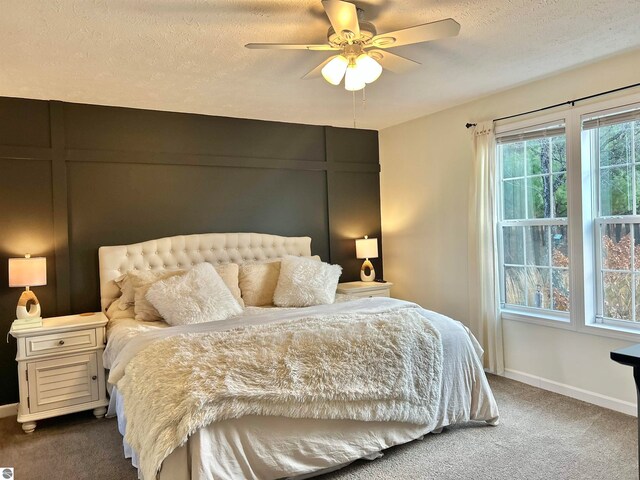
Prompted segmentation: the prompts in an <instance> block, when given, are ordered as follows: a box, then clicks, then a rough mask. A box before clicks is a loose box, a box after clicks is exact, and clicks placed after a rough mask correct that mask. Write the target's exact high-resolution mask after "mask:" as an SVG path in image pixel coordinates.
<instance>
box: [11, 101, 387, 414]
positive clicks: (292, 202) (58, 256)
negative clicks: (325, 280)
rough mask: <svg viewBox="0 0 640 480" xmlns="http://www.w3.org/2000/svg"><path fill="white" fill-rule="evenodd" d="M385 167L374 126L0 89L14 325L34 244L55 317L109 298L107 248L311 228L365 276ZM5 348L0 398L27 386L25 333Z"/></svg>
mask: <svg viewBox="0 0 640 480" xmlns="http://www.w3.org/2000/svg"><path fill="white" fill-rule="evenodd" d="M379 172H380V167H379V160H378V134H377V132H375V131H368V130H355V129H343V128H333V127H322V126H311V125H299V124H289V123H279V122H265V121H258V120H246V119H236V118H224V117H211V116H206V115H194V114H182V113H171V112H158V111H150V110H137V109H129V108H117V107H103V106H95V105H81V104H70V103H63V102H57V101H50V102H48V101H40V100H26V99H16V98H2V97H0V212H1V213H0V326H1V327H2V331H3V334H6V332H7V331H8V330H9V328H10V326H11V322H12V320H13V319H14V316H15V305H16V303H17V300H18V297H19V295H20V289H14V288H11V289H10V288H8V279H7V260H8V258H10V257H14V256H21V255H23V254H24V253H31V254H33V255H45V256H47V260H48V284H47V286H46V287H36V288H34V291H35V292H36V294H37V295H38V297H39V298H40V300H41V303H42V307H43V315H44V316H55V315H63V314H69V313H81V312H86V311H96V310H98V309H99V308H100V307H99V291H98V258H97V250H98V247H100V246H101V245H117V244H128V243H135V242H140V241H144V240H150V239H153V238H159V237H163V236H171V235H180V234H190V233H207V232H262V233H273V234H277V235H288V236H301V235H308V236H310V237H311V238H312V251H313V253H314V254H317V255H320V256H321V257H322V259H323V260H325V261H330V262H332V263H338V264H340V265H342V266H343V268H344V272H343V277H342V279H341V280H342V281H349V280H357V279H358V278H359V268H360V264H361V261H360V260H356V259H355V243H354V239H355V238H358V237H361V236H362V235H365V234H368V235H370V236H377V237H378V238H380V189H379ZM374 265H375V268H376V271H377V272H378V273H379V276H381V275H382V263H381V259H378V260H377V261H375V262H374ZM0 345H2V346H0V377H1V378H2V386H3V388H2V389H0V405H2V404H7V403H12V402H16V401H17V398H18V395H17V379H16V364H15V361H14V357H15V351H16V346H15V340H13V339H11V340H10V343H9V344H8V345H7V344H6V343H4V342H2V343H1V344H0Z"/></svg>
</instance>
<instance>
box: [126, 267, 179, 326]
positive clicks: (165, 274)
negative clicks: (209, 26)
mask: <svg viewBox="0 0 640 480" xmlns="http://www.w3.org/2000/svg"><path fill="white" fill-rule="evenodd" d="M184 273H185V271H184V270H157V271H151V270H143V271H137V272H129V273H128V274H127V275H128V277H129V281H130V282H131V285H133V290H134V292H135V303H134V305H133V310H134V312H135V314H136V316H135V319H136V320H140V321H143V322H156V321H158V320H162V316H161V315H160V313H158V310H156V309H155V307H154V306H153V305H152V304H151V303H150V302H149V301H148V300H147V298H146V295H147V291H148V290H149V287H151V285H153V284H154V283H155V282H157V281H159V280H164V279H165V278H169V277H173V276H176V275H183V274H184Z"/></svg>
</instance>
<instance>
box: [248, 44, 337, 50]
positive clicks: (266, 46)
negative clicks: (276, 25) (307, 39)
mask: <svg viewBox="0 0 640 480" xmlns="http://www.w3.org/2000/svg"><path fill="white" fill-rule="evenodd" d="M245 47H246V48H251V49H266V50H322V51H324V50H338V48H336V47H332V46H331V45H329V44H324V43H322V44H318V45H313V44H297V43H247V44H246V45H245Z"/></svg>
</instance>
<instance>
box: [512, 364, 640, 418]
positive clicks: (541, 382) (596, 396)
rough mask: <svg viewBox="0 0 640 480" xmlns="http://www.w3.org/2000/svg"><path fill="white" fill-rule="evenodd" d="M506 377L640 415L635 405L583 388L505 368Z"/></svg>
mask: <svg viewBox="0 0 640 480" xmlns="http://www.w3.org/2000/svg"><path fill="white" fill-rule="evenodd" d="M504 376H505V377H507V378H510V379H511V380H516V381H518V382H522V383H526V384H527V385H531V386H534V387H538V388H542V389H543V390H549V391H550V392H554V393H559V394H560V395H565V396H567V397H571V398H575V399H577V400H582V401H583V402H587V403H593V404H594V405H598V406H599V407H604V408H608V409H610V410H615V411H616V412H622V413H626V414H627V415H632V416H634V417H636V416H637V415H638V410H637V406H636V404H635V403H631V402H627V401H624V400H619V399H617V398H613V397H608V396H606V395H602V394H600V393H596V392H591V391H589V390H583V389H582V388H577V387H572V386H571V385H567V384H564V383H559V382H555V381H553V380H548V379H546V378H542V377H538V376H536V375H531V374H529V373H525V372H519V371H518V370H511V369H507V368H505V370H504Z"/></svg>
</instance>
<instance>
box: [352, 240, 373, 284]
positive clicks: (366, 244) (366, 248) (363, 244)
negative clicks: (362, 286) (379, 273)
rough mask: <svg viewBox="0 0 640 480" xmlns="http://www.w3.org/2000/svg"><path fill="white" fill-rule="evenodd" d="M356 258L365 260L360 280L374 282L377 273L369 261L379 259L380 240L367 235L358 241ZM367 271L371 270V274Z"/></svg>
mask: <svg viewBox="0 0 640 480" xmlns="http://www.w3.org/2000/svg"><path fill="white" fill-rule="evenodd" d="M356 258H360V259H363V258H364V259H365V260H364V262H363V263H362V267H361V268H360V280H362V281H363V282H373V280H374V279H375V278H376V271H375V270H374V269H373V264H372V263H371V262H370V261H369V259H370V258H378V239H377V238H369V237H368V236H367V235H365V236H364V238H359V239H358V240H356ZM367 269H369V274H367V273H366V271H367Z"/></svg>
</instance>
